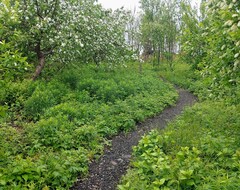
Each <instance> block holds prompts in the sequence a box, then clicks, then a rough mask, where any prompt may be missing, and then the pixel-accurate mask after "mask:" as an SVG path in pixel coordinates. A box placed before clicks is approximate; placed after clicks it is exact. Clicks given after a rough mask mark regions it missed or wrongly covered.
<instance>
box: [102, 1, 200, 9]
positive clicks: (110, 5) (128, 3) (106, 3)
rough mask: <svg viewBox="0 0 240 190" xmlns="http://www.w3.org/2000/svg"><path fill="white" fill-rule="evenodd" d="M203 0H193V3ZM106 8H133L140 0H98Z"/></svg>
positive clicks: (137, 5)
mask: <svg viewBox="0 0 240 190" xmlns="http://www.w3.org/2000/svg"><path fill="white" fill-rule="evenodd" d="M200 1H201V0H192V2H193V4H196V2H200ZM98 2H99V3H101V4H102V5H103V7H104V8H111V9H113V10H115V9H117V8H121V7H125V8H126V9H131V10H133V9H134V8H135V7H136V8H139V3H138V2H139V0H98Z"/></svg>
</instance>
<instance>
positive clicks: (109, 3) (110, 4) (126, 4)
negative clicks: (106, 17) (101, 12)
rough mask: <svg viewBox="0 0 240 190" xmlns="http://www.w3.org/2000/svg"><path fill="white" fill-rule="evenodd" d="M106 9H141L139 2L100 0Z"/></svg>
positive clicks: (130, 0) (132, 0) (136, 0)
mask: <svg viewBox="0 0 240 190" xmlns="http://www.w3.org/2000/svg"><path fill="white" fill-rule="evenodd" d="M98 2H99V3H101V4H102V5H103V7H105V8H111V9H114V10H115V9H117V8H121V7H124V8H126V9H134V8H135V7H136V8H138V7H139V4H138V2H139V0H98Z"/></svg>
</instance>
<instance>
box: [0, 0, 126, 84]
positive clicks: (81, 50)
mask: <svg viewBox="0 0 240 190" xmlns="http://www.w3.org/2000/svg"><path fill="white" fill-rule="evenodd" d="M9 2H10V1H9V0H4V1H3V2H2V5H3V6H4V7H7V6H10V8H12V7H17V9H16V15H17V18H18V22H17V23H16V25H14V26H12V25H11V24H9V23H8V24H7V25H6V29H7V30H8V32H9V31H11V29H13V30H17V31H19V32H20V33H21V38H19V39H18V40H17V41H16V43H15V44H16V46H17V47H18V48H19V49H21V51H22V52H24V54H25V55H26V56H27V57H28V59H29V60H34V59H35V58H37V60H38V61H37V64H36V69H35V72H34V74H33V80H35V79H36V78H37V77H38V76H39V75H40V73H41V72H42V70H43V68H44V66H45V64H46V62H49V60H50V62H54V61H58V62H59V61H61V62H62V63H64V64H66V63H69V62H76V61H77V62H79V63H88V62H95V63H96V64H99V63H101V62H108V63H110V64H111V65H112V64H113V63H114V64H115V63H119V62H122V61H123V60H124V59H126V58H127V56H126V55H128V52H129V51H128V47H127V45H126V43H125V37H124V32H125V26H126V23H127V21H128V17H127V16H126V15H127V12H126V11H124V10H122V9H119V10H116V11H114V12H113V11H111V10H105V9H103V8H102V7H101V6H100V5H99V4H98V3H97V1H96V0H71V1H63V0H48V1H40V0H34V1H33V0H23V1H18V0H15V1H11V3H9ZM11 14H12V13H11ZM10 16H12V15H10ZM9 36H10V35H9Z"/></svg>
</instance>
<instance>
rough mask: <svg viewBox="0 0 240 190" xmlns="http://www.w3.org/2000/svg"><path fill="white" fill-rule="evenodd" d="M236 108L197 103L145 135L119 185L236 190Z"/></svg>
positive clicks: (239, 143) (131, 187)
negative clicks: (163, 128) (160, 129)
mask: <svg viewBox="0 0 240 190" xmlns="http://www.w3.org/2000/svg"><path fill="white" fill-rule="evenodd" d="M239 109H240V107H239V105H237V106H229V107H226V105H225V104H224V103H222V102H218V103H211V102H204V103H200V104H196V105H195V106H193V107H192V108H188V109H187V110H185V112H184V113H183V115H182V116H181V117H179V118H178V119H177V120H176V121H174V122H172V123H170V125H169V126H168V127H167V128H166V129H165V130H164V132H158V131H152V132H150V133H149V134H148V135H145V136H144V137H143V138H142V140H141V141H140V142H139V145H138V146H136V147H135V148H134V160H133V161H132V167H133V168H132V169H131V170H129V171H128V173H127V175H126V176H125V177H124V178H123V180H122V182H121V185H119V186H118V189H237V188H238V187H239V185H240V184H239V176H240V167H239V156H240V154H239V145H240V141H239V138H238V136H239V126H240V120H239ZM216 110H218V112H216Z"/></svg>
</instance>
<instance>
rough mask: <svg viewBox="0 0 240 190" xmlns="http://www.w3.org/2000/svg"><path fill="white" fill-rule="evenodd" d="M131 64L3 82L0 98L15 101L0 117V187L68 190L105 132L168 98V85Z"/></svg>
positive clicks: (171, 94)
mask: <svg viewBox="0 0 240 190" xmlns="http://www.w3.org/2000/svg"><path fill="white" fill-rule="evenodd" d="M137 70H138V69H137V67H136V65H134V64H133V65H129V67H128V68H127V69H126V68H118V69H117V70H112V71H111V72H106V70H105V67H103V66H100V67H99V68H98V69H96V67H94V66H92V65H85V66H82V67H80V68H70V69H69V68H68V69H67V70H64V71H62V73H59V74H58V75H56V76H55V77H54V78H53V79H52V80H51V81H43V80H41V81H35V82H32V81H28V82H27V81H24V82H23V83H20V82H19V83H9V87H10V88H9V89H8V90H7V91H4V93H2V98H3V102H1V104H2V103H6V104H8V105H9V107H11V106H12V105H14V107H15V105H19V106H18V107H17V108H14V109H8V110H7V113H6V115H5V116H4V118H5V119H4V120H0V122H1V127H0V135H1V136H2V137H3V138H1V140H0V144H1V146H0V175H1V176H0V178H1V179H0V189H68V188H70V187H71V186H72V185H73V183H74V181H75V180H76V177H77V176H81V177H83V176H86V174H87V172H88V164H89V162H90V161H92V160H93V159H97V158H98V157H99V155H100V154H102V152H103V147H104V144H106V143H108V142H107V141H106V138H107V137H109V136H111V135H114V134H117V133H118V132H120V131H129V130H132V129H134V127H135V126H136V123H137V122H139V121H143V120H144V119H146V118H147V117H151V116H153V115H155V114H157V113H159V112H161V111H162V110H163V109H164V107H166V106H167V105H169V104H173V103H174V102H175V100H176V98H177V93H176V92H175V90H174V88H173V87H172V86H171V85H169V84H165V83H164V82H162V81H161V80H159V78H158V77H157V75H156V73H154V72H153V71H151V70H149V69H147V68H145V67H144V72H143V73H142V74H139V73H138V72H137ZM13 84H14V85H13Z"/></svg>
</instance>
